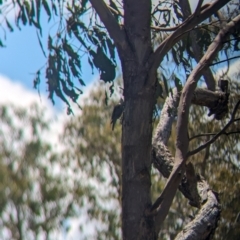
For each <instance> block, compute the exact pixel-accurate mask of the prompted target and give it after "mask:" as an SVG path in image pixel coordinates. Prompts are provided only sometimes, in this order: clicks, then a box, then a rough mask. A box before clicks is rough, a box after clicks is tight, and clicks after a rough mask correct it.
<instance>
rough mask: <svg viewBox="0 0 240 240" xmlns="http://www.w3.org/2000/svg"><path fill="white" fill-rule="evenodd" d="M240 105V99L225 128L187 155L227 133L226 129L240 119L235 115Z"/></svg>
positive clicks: (194, 152) (196, 151) (188, 155)
mask: <svg viewBox="0 0 240 240" xmlns="http://www.w3.org/2000/svg"><path fill="white" fill-rule="evenodd" d="M239 105H240V100H238V102H237V104H236V106H235V108H234V110H233V112H232V116H231V119H230V120H229V121H228V123H227V124H226V125H225V126H224V128H223V129H222V130H221V131H219V132H218V133H217V134H216V135H214V137H213V138H211V139H210V140H209V141H207V142H206V143H204V144H203V145H201V146H200V147H198V148H196V149H195V150H193V151H190V152H188V154H187V157H190V156H192V155H194V154H196V153H198V152H200V151H201V150H203V149H204V148H206V147H207V146H208V145H210V144H212V143H213V142H215V141H216V140H217V139H218V138H219V137H220V136H221V135H222V134H224V133H225V131H226V130H227V129H228V128H229V126H230V125H231V124H232V123H233V122H236V121H238V119H239V118H237V119H235V115H236V113H237V110H238V107H239Z"/></svg>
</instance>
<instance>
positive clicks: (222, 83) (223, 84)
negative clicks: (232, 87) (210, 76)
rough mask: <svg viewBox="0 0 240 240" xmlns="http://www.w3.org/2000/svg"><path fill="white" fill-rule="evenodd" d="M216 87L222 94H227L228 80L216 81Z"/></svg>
mask: <svg viewBox="0 0 240 240" xmlns="http://www.w3.org/2000/svg"><path fill="white" fill-rule="evenodd" d="M218 87H219V88H220V89H221V90H222V92H224V93H227V92H228V80H224V79H220V80H218Z"/></svg>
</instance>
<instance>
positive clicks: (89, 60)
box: [88, 57, 94, 74]
mask: <svg viewBox="0 0 240 240" xmlns="http://www.w3.org/2000/svg"><path fill="white" fill-rule="evenodd" d="M88 63H89V64H90V66H91V69H92V74H94V72H93V68H94V65H93V62H92V60H91V59H90V58H89V57H88Z"/></svg>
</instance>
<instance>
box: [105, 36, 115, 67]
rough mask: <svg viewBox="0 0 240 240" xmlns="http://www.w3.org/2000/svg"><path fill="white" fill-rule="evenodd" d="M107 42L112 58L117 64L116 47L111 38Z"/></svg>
mask: <svg viewBox="0 0 240 240" xmlns="http://www.w3.org/2000/svg"><path fill="white" fill-rule="evenodd" d="M106 42H107V46H108V51H109V54H110V57H111V59H112V60H113V61H114V62H115V63H116V60H115V45H114V44H113V43H112V41H111V39H109V38H108V39H107V40H106Z"/></svg>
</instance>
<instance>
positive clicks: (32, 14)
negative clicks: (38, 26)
mask: <svg viewBox="0 0 240 240" xmlns="http://www.w3.org/2000/svg"><path fill="white" fill-rule="evenodd" d="M30 16H31V18H32V19H33V18H34V17H35V6H34V2H33V0H31V12H30Z"/></svg>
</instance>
